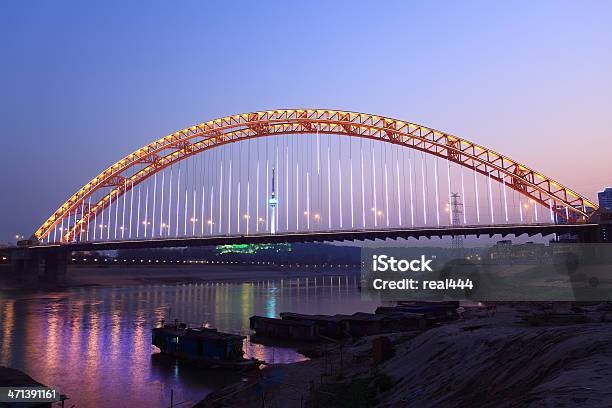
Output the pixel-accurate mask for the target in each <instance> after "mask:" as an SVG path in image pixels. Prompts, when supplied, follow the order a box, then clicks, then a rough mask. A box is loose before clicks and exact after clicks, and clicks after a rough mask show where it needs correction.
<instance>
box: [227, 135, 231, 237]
mask: <svg viewBox="0 0 612 408" xmlns="http://www.w3.org/2000/svg"><path fill="white" fill-rule="evenodd" d="M228 179H229V180H228V184H227V233H228V234H231V233H232V232H231V230H232V155H231V145H230V153H229V175H228Z"/></svg>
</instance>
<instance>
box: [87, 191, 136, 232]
mask: <svg viewBox="0 0 612 408" xmlns="http://www.w3.org/2000/svg"><path fill="white" fill-rule="evenodd" d="M133 203H134V180H133V179H131V180H130V229H129V230H128V234H129V238H130V239H131V238H132V225H134V224H132V205H133ZM94 231H95V230H94Z"/></svg>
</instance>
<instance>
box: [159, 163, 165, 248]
mask: <svg viewBox="0 0 612 408" xmlns="http://www.w3.org/2000/svg"><path fill="white" fill-rule="evenodd" d="M165 187H166V169H164V170H162V181H161V197H160V199H159V236H160V237H163V236H164V224H165V222H164V188H165Z"/></svg>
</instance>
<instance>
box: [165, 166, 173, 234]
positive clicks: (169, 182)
mask: <svg viewBox="0 0 612 408" xmlns="http://www.w3.org/2000/svg"><path fill="white" fill-rule="evenodd" d="M173 167H174V166H173V165H170V180H168V225H167V231H166V236H167V237H169V236H170V227H171V225H172V173H173V171H172V169H173Z"/></svg>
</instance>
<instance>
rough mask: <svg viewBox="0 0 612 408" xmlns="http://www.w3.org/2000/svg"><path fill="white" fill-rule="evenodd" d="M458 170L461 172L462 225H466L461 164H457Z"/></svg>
mask: <svg viewBox="0 0 612 408" xmlns="http://www.w3.org/2000/svg"><path fill="white" fill-rule="evenodd" d="M459 171H460V172H461V200H462V203H463V225H467V217H466V215H465V213H466V208H465V183H464V182H463V166H459Z"/></svg>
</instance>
